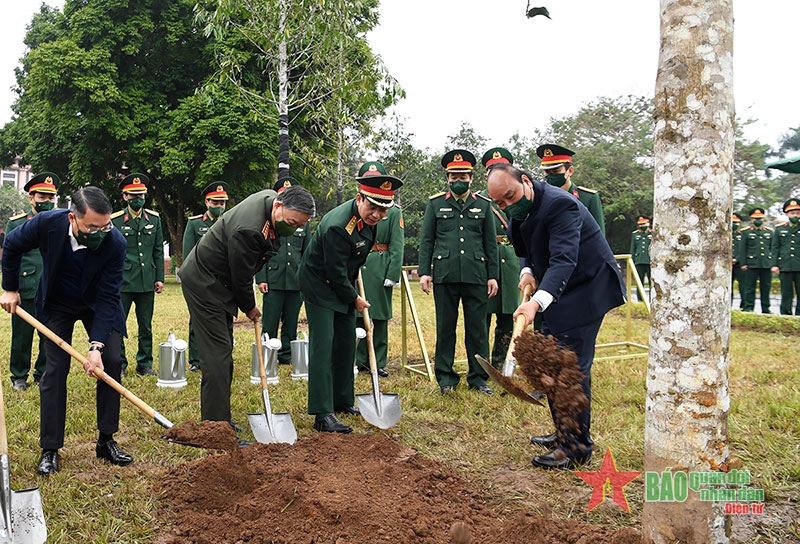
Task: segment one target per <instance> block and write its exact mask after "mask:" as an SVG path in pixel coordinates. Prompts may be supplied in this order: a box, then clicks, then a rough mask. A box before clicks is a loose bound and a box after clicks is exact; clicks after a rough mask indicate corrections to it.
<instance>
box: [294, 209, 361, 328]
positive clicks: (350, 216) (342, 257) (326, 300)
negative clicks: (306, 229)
mask: <svg viewBox="0 0 800 544" xmlns="http://www.w3.org/2000/svg"><path fill="white" fill-rule="evenodd" d="M374 243H375V227H371V226H369V225H367V224H366V223H365V222H364V221H363V220H362V219H361V217H360V216H359V215H358V209H357V207H356V201H355V199H351V200H348V201H347V202H344V203H342V204H341V205H339V206H337V207H336V208H334V209H332V210H331V211H329V212H328V213H326V214H325V216H324V217H323V218H322V221H320V223H319V226H318V227H317V230H316V232H315V233H314V235H313V236H312V237H311V242H309V244H308V249H306V252H305V253H304V254H303V260H302V262H301V263H300V293H301V294H302V295H303V300H306V301H307V302H310V303H311V304H316V305H317V306H322V307H323V308H328V309H330V310H333V311H334V312H340V313H346V312H351V311H353V309H354V308H355V306H354V304H353V303H354V302H355V300H356V298H357V297H358V291H357V290H356V278H357V277H358V269H359V268H361V265H363V264H364V262H366V260H367V255H368V254H369V250H370V249H371V248H372V244H374Z"/></svg>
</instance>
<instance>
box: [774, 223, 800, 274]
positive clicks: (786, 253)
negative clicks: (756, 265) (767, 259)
mask: <svg viewBox="0 0 800 544" xmlns="http://www.w3.org/2000/svg"><path fill="white" fill-rule="evenodd" d="M771 253H772V266H777V267H778V268H780V269H781V270H780V271H781V272H800V223H797V224H795V225H792V224H791V223H789V224H786V225H780V226H779V227H775V232H774V234H773V236H772V247H771Z"/></svg>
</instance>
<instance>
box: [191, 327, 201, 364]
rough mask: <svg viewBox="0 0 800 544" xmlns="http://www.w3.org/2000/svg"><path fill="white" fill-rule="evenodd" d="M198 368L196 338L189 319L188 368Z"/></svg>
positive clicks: (198, 357)
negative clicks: (195, 366) (193, 366)
mask: <svg viewBox="0 0 800 544" xmlns="http://www.w3.org/2000/svg"><path fill="white" fill-rule="evenodd" d="M192 365H197V366H200V355H199V354H198V353H197V338H195V337H194V327H192V320H191V319H189V366H192Z"/></svg>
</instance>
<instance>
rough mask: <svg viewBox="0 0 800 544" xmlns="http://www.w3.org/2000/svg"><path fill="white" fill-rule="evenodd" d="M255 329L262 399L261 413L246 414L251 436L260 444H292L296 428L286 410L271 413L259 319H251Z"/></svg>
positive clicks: (294, 439)
mask: <svg viewBox="0 0 800 544" xmlns="http://www.w3.org/2000/svg"><path fill="white" fill-rule="evenodd" d="M253 326H254V327H255V331H256V352H257V353H258V373H259V375H260V376H261V398H262V399H263V400H264V413H263V414H247V419H248V420H249V421H250V429H251V430H252V431H253V436H255V437H256V440H258V441H259V442H261V443H262V444H269V443H272V442H285V443H287V444H294V443H295V442H296V441H297V430H296V429H295V428H294V423H292V416H291V414H289V413H288V412H284V413H281V414H273V413H272V408H271V406H270V402H269V391H268V390H267V371H266V368H265V367H264V347H263V344H262V343H261V335H260V334H259V331H260V330H261V320H260V319H256V320H255V321H253Z"/></svg>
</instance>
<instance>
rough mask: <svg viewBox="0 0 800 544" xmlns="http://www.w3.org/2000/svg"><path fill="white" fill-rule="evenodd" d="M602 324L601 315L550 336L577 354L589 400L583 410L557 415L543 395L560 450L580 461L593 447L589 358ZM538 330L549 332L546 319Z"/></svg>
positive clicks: (590, 366) (583, 387)
mask: <svg viewBox="0 0 800 544" xmlns="http://www.w3.org/2000/svg"><path fill="white" fill-rule="evenodd" d="M602 324H603V318H600V319H598V320H596V321H593V322H591V323H589V324H587V325H583V326H581V327H575V328H574V329H569V330H566V331H562V332H559V333H558V334H554V335H553V336H554V337H555V338H556V339H557V340H558V341H559V342H561V343H562V344H563V345H564V346H566V347H568V348H569V349H571V350H572V351H574V352H575V355H577V356H578V370H580V372H581V374H583V381H582V382H581V389H582V390H583V393H584V394H585V395H586V399H587V400H588V401H589V403H588V405H587V406H586V408H585V409H583V410H581V411H580V412H578V413H577V414H559V413H557V412H556V410H554V409H553V399H552V398H551V397H549V396H548V398H547V400H548V402H549V404H550V412H551V415H552V416H553V424H554V425H555V427H556V434H557V435H558V445H559V447H561V448H562V449H563V450H564V452H565V453H566V454H567V456H568V457H570V458H574V459H579V460H581V461H585V460H588V459H589V457H590V456H591V454H592V448H593V446H594V441H592V437H591V432H590V431H591V420H592V361H594V351H595V345H596V343H597V333H598V332H600V326H601V325H602ZM542 333H543V334H550V332H549V330H548V326H547V320H545V321H544V323H543V324H542ZM570 420H574V421H575V423H577V424H578V428H577V429H575V428H574V427H573V426H571V425H570V423H571V422H570Z"/></svg>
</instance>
